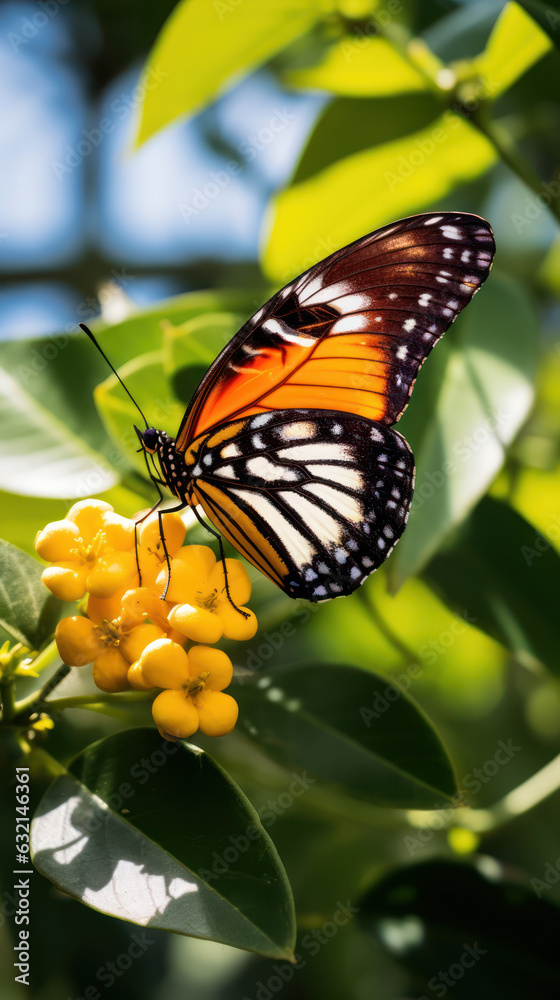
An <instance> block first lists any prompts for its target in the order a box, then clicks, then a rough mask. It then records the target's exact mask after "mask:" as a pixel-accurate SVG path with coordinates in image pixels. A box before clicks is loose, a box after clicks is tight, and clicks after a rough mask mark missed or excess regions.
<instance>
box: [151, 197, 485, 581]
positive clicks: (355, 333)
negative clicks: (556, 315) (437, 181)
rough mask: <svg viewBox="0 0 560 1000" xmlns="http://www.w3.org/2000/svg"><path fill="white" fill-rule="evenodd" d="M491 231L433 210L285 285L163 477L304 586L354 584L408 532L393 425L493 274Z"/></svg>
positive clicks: (233, 348)
mask: <svg viewBox="0 0 560 1000" xmlns="http://www.w3.org/2000/svg"><path fill="white" fill-rule="evenodd" d="M493 254H494V241H493V236H492V231H491V229H490V227H489V226H488V224H487V223H486V222H484V220H482V219H480V218H478V217H477V216H472V215H463V214H459V213H440V214H438V215H435V214H430V215H420V216H414V217H412V218H410V219H404V220H402V221H401V222H398V223H394V224H393V225H391V226H386V227H384V228H383V229H381V230H378V231H377V232H375V233H371V234H369V236H366V237H363V238H362V239H361V240H357V241H356V242H355V243H354V244H351V245H350V246H348V247H345V248H343V249H342V250H339V251H337V252H336V253H334V254H332V255H331V256H330V257H329V258H327V259H326V260H325V261H322V262H321V263H320V264H317V265H316V266H315V267H313V268H311V269H310V270H309V271H306V272H305V273H304V274H302V275H300V276H299V277H298V278H296V279H294V281H292V282H290V284H288V285H287V286H286V287H285V288H283V289H281V291H279V292H278V293H277V294H276V295H275V296H274V297H273V298H272V299H270V301H269V302H268V303H267V304H266V305H265V306H263V307H262V308H261V309H260V310H258V312H257V313H255V315H254V316H253V317H251V319H250V320H248V321H247V323H246V324H245V325H244V326H243V327H242V328H241V330H240V331H239V332H238V333H237V334H236V335H235V336H234V337H233V339H232V340H231V341H230V343H229V344H228V345H227V346H226V347H225V348H224V350H223V351H222V353H221V354H220V355H219V357H218V358H217V359H216V361H215V362H214V363H213V365H212V366H211V367H210V369H209V370H208V372H207V374H206V375H205V377H204V378H203V380H202V382H201V383H200V386H199V388H198V389H197V391H196V392H195V395H194V397H193V400H192V402H191V404H190V406H189V407H188V409H187V412H186V413H185V416H184V419H183V422H182V424H181V427H180V428H179V432H178V434H177V439H176V441H175V440H173V439H171V438H169V437H168V436H167V435H165V434H163V432H160V431H154V429H153V428H149V429H148V430H147V431H145V432H142V433H141V437H142V439H143V444H144V446H145V448H146V451H149V452H150V453H152V454H154V453H157V456H158V458H159V464H160V468H161V473H162V479H163V480H164V481H165V482H166V483H167V485H168V486H169V488H170V489H171V491H172V492H173V493H174V494H175V495H176V496H177V497H178V498H179V499H180V500H181V502H183V503H185V504H188V505H190V506H193V507H194V506H197V505H200V506H201V507H202V508H203V509H204V511H205V513H206V514H207V516H208V517H209V519H210V520H211V522H212V523H213V524H214V525H215V527H216V528H217V529H218V530H219V531H220V532H221V533H222V534H224V535H225V537H226V538H228V539H229V541H230V542H232V544H233V545H234V546H235V547H236V548H237V549H238V550H239V551H240V552H241V553H242V554H243V555H245V556H246V558H247V559H249V561H250V562H252V563H253V564H254V565H255V566H257V567H258V568H259V569H260V570H262V572H264V573H265V574H266V575H267V576H268V577H269V578H270V579H271V580H273V581H274V582H275V583H276V584H277V585H278V586H279V587H281V588H282V589H283V590H284V591H285V592H286V593H287V594H289V595H290V596H291V597H294V598H295V597H305V598H307V599H308V600H312V601H321V600H328V599H330V598H332V597H337V596H344V595H346V594H349V593H351V592H352V591H353V590H355V588H356V587H357V586H359V585H360V584H361V583H363V582H364V580H365V579H366V578H367V576H368V575H369V573H371V572H373V571H374V570H375V569H377V568H378V566H380V565H381V563H382V562H383V561H384V559H385V558H386V557H387V555H388V554H389V553H390V551H391V550H392V548H393V547H394V545H395V543H396V542H397V541H398V539H399V537H400V536H401V534H402V532H403V530H404V528H405V525H406V520H407V517H408V511H409V508H410V503H411V500H412V492H413V483H414V461H413V457H412V453H411V450H410V448H409V446H408V444H407V443H406V441H405V440H404V438H403V437H402V436H401V435H400V434H398V432H397V431H395V430H394V429H393V428H392V426H391V425H392V424H394V423H396V422H397V420H398V419H399V417H400V416H401V414H402V412H403V411H404V409H405V407H406V405H407V403H408V399H409V397H410V393H411V391H412V387H413V384H414V381H415V379H416V375H417V373H418V369H419V368H420V366H421V365H422V364H423V362H424V361H425V359H426V357H427V356H428V354H429V352H430V350H431V349H432V347H433V345H434V344H435V343H436V342H437V341H438V340H439V339H440V337H441V336H442V335H443V333H445V331H446V330H447V328H448V327H449V325H450V324H451V322H452V321H453V320H454V319H455V318H456V316H457V315H458V313H459V312H460V311H461V309H462V308H464V306H465V305H466V304H467V303H468V302H469V301H470V299H471V298H472V296H473V294H474V292H475V291H477V290H478V288H479V287H480V285H481V284H482V282H483V281H484V280H485V278H486V277H487V275H488V273H489V270H490V267H491V264H492V260H493Z"/></svg>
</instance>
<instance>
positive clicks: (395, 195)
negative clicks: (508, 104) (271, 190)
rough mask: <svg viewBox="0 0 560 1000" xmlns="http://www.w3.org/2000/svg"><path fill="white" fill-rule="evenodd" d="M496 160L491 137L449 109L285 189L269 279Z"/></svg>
mask: <svg viewBox="0 0 560 1000" xmlns="http://www.w3.org/2000/svg"><path fill="white" fill-rule="evenodd" d="M311 141H313V140H311ZM334 148H335V149H336V145H335V146H334ZM495 161H496V153H495V151H494V149H493V147H492V146H491V145H490V143H489V142H488V140H487V139H485V138H484V136H482V135H480V134H479V133H478V132H477V131H476V130H475V129H474V128H473V127H472V126H471V125H469V124H468V123H467V122H465V121H463V120H462V119H461V118H459V117H458V116H457V115H455V114H454V113H453V112H451V111H447V112H445V113H444V114H443V115H442V116H441V117H440V118H439V119H437V120H436V121H435V122H434V123H433V125H430V126H429V127H428V128H425V129H422V130H421V131H418V132H415V133H413V134H412V135H409V136H406V137H405V138H402V139H398V140H397V141H395V142H390V143H387V145H385V146H381V147H378V148H374V149H372V150H367V151H364V152H360V153H357V154H355V155H354V156H348V157H346V158H345V159H342V160H339V161H337V162H335V163H333V164H332V165H331V166H330V167H327V168H325V169H324V170H323V171H322V172H321V173H319V174H316V175H314V176H313V177H311V178H309V179H308V180H306V181H304V182H302V183H300V184H295V185H294V186H293V187H290V188H288V189H287V190H285V191H282V192H281V193H280V194H279V195H278V196H277V198H276V201H275V202H274V203H273V208H272V224H271V227H270V228H271V232H270V236H269V239H268V244H267V246H266V248H265V250H264V254H263V266H264V268H265V270H266V272H267V274H268V275H270V277H272V278H275V279H276V280H278V281H288V280H289V279H290V278H291V277H293V276H294V275H295V274H298V273H299V272H300V271H302V270H304V269H305V268H306V267H309V266H310V265H311V264H313V263H315V262H316V261H317V260H320V259H321V258H322V257H325V256H326V255H327V254H328V253H332V252H333V251H334V250H337V249H338V248H339V247H341V246H344V245H345V244H346V243H349V242H350V241H351V240H354V239H357V238H358V237H360V236H362V235H363V234H364V233H367V232H368V231H370V230H372V229H376V228H377V227H378V226H381V225H383V223H385V222H389V221H392V220H393V219H398V218H401V217H403V216H406V215H407V214H409V213H411V212H413V211H421V210H422V208H423V207H424V206H427V205H429V204H431V203H432V202H434V201H435V200H436V199H438V198H442V197H443V196H444V195H446V194H447V193H448V192H449V191H451V190H452V189H453V187H455V185H456V184H458V183H460V182H461V181H467V180H471V179H473V178H475V177H478V176H480V174H482V173H484V172H485V171H486V170H488V168H489V167H491V166H492V165H493V164H494V163H495ZM327 207H328V210H327Z"/></svg>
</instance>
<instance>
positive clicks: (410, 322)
mask: <svg viewBox="0 0 560 1000" xmlns="http://www.w3.org/2000/svg"><path fill="white" fill-rule="evenodd" d="M415 326H416V320H415V319H412V317H411V318H410V319H405V321H404V323H403V330H406V331H407V333H410V331H411V330H414V327H415Z"/></svg>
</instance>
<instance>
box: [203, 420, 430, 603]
mask: <svg viewBox="0 0 560 1000" xmlns="http://www.w3.org/2000/svg"><path fill="white" fill-rule="evenodd" d="M185 460H186V461H187V466H189V467H190V469H191V472H192V476H193V486H194V493H195V499H196V501H198V502H199V503H200V504H201V505H202V507H203V508H204V510H205V512H206V514H207V515H208V517H209V518H210V519H211V521H212V522H213V523H214V525H215V526H216V527H217V528H218V529H219V530H220V531H221V532H222V533H223V534H224V535H225V536H226V537H227V538H228V539H229V540H230V541H231V542H232V543H233V545H234V546H235V547H236V548H237V549H238V550H239V551H240V552H241V553H242V554H243V555H245V556H246V557H247V558H248V559H249V561H250V562H252V563H253V564H254V565H255V566H257V567H258V568H259V569H260V570H261V571H262V572H264V573H265V574H266V575H267V576H269V577H270V578H271V579H272V580H273V581H274V582H275V583H276V584H278V586H280V587H281V588H282V589H283V590H285V591H286V593H287V594H289V596H290V597H294V598H297V597H304V598H307V599H308V600H311V601H321V600H327V599H329V598H332V597H337V596H342V595H344V594H350V593H352V591H353V590H355V589H356V587H358V586H359V584H361V583H363V581H364V580H365V579H366V577H367V576H368V575H369V574H370V573H372V572H373V571H374V570H375V569H377V568H378V566H380V564H381V563H382V562H383V561H384V560H385V558H386V557H387V555H388V554H389V552H390V551H391V549H392V548H393V546H394V545H395V543H396V542H397V541H398V539H399V537H400V535H401V534H402V532H403V530H404V527H405V524H406V519H407V516H408V511H409V507H410V502H411V499H412V490H413V480H414V460H413V457H412V453H411V451H410V449H409V447H408V445H407V443H406V441H405V440H404V438H402V436H401V435H400V434H398V433H397V432H396V431H394V430H392V429H390V428H388V427H386V426H384V425H383V424H379V423H375V422H373V421H370V420H367V419H364V418H363V417H359V416H353V415H349V414H346V413H342V412H340V411H330V410H314V409H302V408H300V409H289V410H277V411H270V412H268V413H262V414H257V415H256V416H253V417H249V418H243V419H241V420H236V421H233V422H231V423H229V424H225V425H223V426H222V427H219V428H217V429H216V430H215V431H212V432H210V433H209V434H206V435H203V436H202V437H201V438H199V439H197V441H195V442H193V444H192V446H191V447H190V448H189V450H188V452H187V454H186V456H185Z"/></svg>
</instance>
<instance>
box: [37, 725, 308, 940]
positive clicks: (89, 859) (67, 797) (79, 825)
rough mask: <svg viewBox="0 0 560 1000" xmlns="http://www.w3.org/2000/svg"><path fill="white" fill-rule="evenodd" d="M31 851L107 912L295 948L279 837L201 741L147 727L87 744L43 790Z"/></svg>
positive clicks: (57, 880)
mask: <svg viewBox="0 0 560 1000" xmlns="http://www.w3.org/2000/svg"><path fill="white" fill-rule="evenodd" d="M233 844H237V845H238V848H237V849H233V847H232V845H233ZM31 848H32V852H33V863H34V866H35V867H36V868H37V869H38V871H40V872H42V873H43V874H44V875H46V877H47V878H49V879H50V880H51V881H52V882H54V884H55V885H57V886H58V887H59V888H61V889H63V890H64V891H65V892H67V893H68V894H69V895H70V896H73V897H74V898H75V899H79V900H81V901H82V902H84V903H86V904H87V905H88V906H91V907H93V908H94V909H96V910H100V911H101V912H102V913H108V914H111V915H112V916H114V917H119V918H120V919H122V920H128V921H130V922H132V923H135V924H140V925H141V926H146V925H148V924H149V926H150V927H159V928H162V929H163V930H170V931H175V932H176V933H178V934H187V935H192V936H194V937H198V938H206V939H209V940H211V941H221V942H223V943H225V944H230V945H233V946H235V947H237V948H245V949H248V950H249V951H256V952H258V953H259V954H262V955H267V956H269V957H270V958H288V959H289V958H290V957H291V955H292V951H293V944H294V936H295V926H294V914H293V900H292V897H291V892H290V887H289V883H288V880H287V877H286V873H285V871H284V868H283V867H282V863H281V861H280V859H279V857H278V854H277V852H276V849H275V847H274V844H273V843H272V841H271V839H270V837H269V836H268V834H267V833H266V831H265V830H264V828H263V826H262V824H261V821H260V819H259V817H258V815H257V813H256V811H255V810H254V809H253V807H252V806H251V804H250V802H249V800H248V799H247V798H246V797H245V796H244V794H243V792H242V791H241V789H240V788H238V787H237V785H236V784H235V783H234V781H232V779H231V778H230V777H229V775H228V774H227V773H226V772H225V771H224V770H223V769H222V768H221V767H220V765H219V764H217V763H216V762H215V761H214V760H213V759H212V758H211V757H209V756H208V755H207V754H206V753H204V751H202V750H200V749H199V748H198V747H192V746H190V745H189V744H188V743H168V742H165V741H163V740H162V739H161V737H159V736H158V735H157V733H156V732H155V731H154V730H150V729H136V730H134V729H133V730H128V731H127V732H123V733H119V734H117V735H116V736H110V737H108V738H107V739H104V740H100V741H99V742H97V743H94V744H92V745H91V746H90V747H88V748H87V750H84V751H83V753H81V754H80V755H79V756H78V757H76V758H75V760H74V761H73V762H72V764H71V765H70V770H69V772H68V773H67V774H65V775H62V776H61V777H59V778H57V780H56V781H55V782H54V783H53V784H52V785H51V787H50V789H49V790H48V791H47V792H46V794H45V795H44V796H43V799H42V800H41V802H40V804H39V807H38V810H37V813H36V814H35V818H34V820H33V824H32V828H31Z"/></svg>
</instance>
